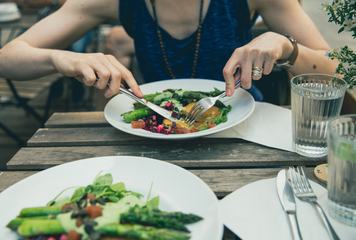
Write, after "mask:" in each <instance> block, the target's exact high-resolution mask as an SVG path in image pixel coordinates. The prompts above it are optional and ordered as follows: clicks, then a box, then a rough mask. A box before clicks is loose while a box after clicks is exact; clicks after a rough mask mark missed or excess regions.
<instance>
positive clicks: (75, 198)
mask: <svg viewBox="0 0 356 240" xmlns="http://www.w3.org/2000/svg"><path fill="white" fill-rule="evenodd" d="M84 194H86V191H85V188H84V187H79V188H77V190H75V192H74V193H73V195H72V197H71V198H70V201H71V202H76V201H79V200H80V199H81V198H82V197H83V196H84Z"/></svg>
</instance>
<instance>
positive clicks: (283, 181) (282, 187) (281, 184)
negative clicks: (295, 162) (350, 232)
mask: <svg viewBox="0 0 356 240" xmlns="http://www.w3.org/2000/svg"><path fill="white" fill-rule="evenodd" d="M276 183H277V192H278V196H279V199H280V202H281V205H282V207H283V209H284V211H285V212H286V214H287V215H288V220H289V223H290V227H291V230H292V235H293V239H294V240H299V239H303V238H302V235H301V232H300V228H299V224H298V218H297V214H296V212H297V209H296V202H295V197H297V198H298V199H299V200H301V201H304V202H307V203H309V204H311V205H312V206H313V207H314V208H315V209H316V211H317V213H318V215H319V217H320V219H321V221H322V223H323V224H324V226H325V229H326V231H327V233H328V235H329V238H330V239H332V240H339V239H340V238H339V237H338V235H337V234H336V232H335V230H334V228H333V226H332V225H331V223H330V221H329V220H328V217H327V216H326V214H325V212H324V210H323V208H322V207H321V206H320V204H319V203H318V198H317V196H316V194H315V193H314V191H313V188H312V187H311V185H310V183H309V180H308V178H307V176H306V174H305V171H304V169H303V167H300V166H298V167H290V168H289V169H288V170H281V171H280V172H279V173H278V175H277V181H276Z"/></svg>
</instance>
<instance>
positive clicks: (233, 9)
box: [119, 0, 262, 100]
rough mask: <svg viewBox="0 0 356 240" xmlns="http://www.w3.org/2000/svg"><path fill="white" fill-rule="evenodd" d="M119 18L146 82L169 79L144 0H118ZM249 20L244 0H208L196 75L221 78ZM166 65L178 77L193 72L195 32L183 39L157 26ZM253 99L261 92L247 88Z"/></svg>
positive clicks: (248, 27)
mask: <svg viewBox="0 0 356 240" xmlns="http://www.w3.org/2000/svg"><path fill="white" fill-rule="evenodd" d="M119 11H120V14H119V15H120V22H121V24H122V25H123V27H124V28H125V30H126V32H127V33H128V34H129V35H130V36H131V37H132V38H133V39H134V44H135V53H136V56H137V60H138V64H139V67H140V70H141V72H142V74H143V77H144V80H145V82H153V81H158V80H163V79H169V78H170V76H169V74H168V72H167V69H166V67H165V64H164V62H163V58H162V53H161V48H160V46H159V40H158V38H157V34H156V23H155V22H154V19H153V18H152V16H151V15H150V13H149V11H148V9H147V6H146V3H145V1H143V0H121V1H120V9H119ZM251 25H252V23H251V20H250V12H249V8H248V4H247V0H211V1H210V5H209V8H208V11H207V13H206V16H205V18H204V19H203V23H202V33H201V42H200V53H199V58H198V65H197V69H196V77H197V78H204V79H214V80H220V81H224V78H223V74H222V70H223V68H224V66H225V64H226V62H227V60H228V59H229V58H230V56H231V54H232V53H233V51H234V50H235V48H238V47H241V46H243V45H245V44H247V43H248V42H249V41H250V40H251ZM160 30H161V32H162V37H163V41H164V44H165V46H166V52H167V57H168V62H169V65H170V66H171V68H172V70H173V72H174V74H175V75H176V77H177V78H190V76H191V74H192V65H193V53H194V49H195V34H196V33H195V32H194V33H193V34H191V35H190V36H188V37H186V38H184V39H176V38H174V37H172V36H171V35H170V34H169V33H168V32H166V31H165V30H164V29H162V28H161V29H160ZM249 91H250V92H251V93H252V95H253V96H254V98H255V99H256V100H262V94H261V92H260V91H259V90H258V89H257V88H255V87H252V88H251V89H250V90H249Z"/></svg>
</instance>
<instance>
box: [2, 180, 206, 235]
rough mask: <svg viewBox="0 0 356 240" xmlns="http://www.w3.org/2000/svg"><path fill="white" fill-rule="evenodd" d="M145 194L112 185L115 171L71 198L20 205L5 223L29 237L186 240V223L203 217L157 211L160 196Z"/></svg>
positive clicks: (188, 233) (81, 188)
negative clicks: (148, 197)
mask: <svg viewBox="0 0 356 240" xmlns="http://www.w3.org/2000/svg"><path fill="white" fill-rule="evenodd" d="M65 191H66V190H64V191H62V192H61V193H60V194H59V195H63V193H64V192H65ZM142 198H143V196H142V195H141V194H140V193H137V192H132V191H129V190H127V189H126V187H125V185H124V183H122V182H118V183H113V179H112V176H111V174H104V175H99V176H97V177H96V178H95V180H94V182H93V183H92V184H90V185H87V186H85V187H79V188H76V189H75V191H74V193H73V194H72V195H71V196H70V197H65V198H62V197H61V196H59V197H56V198H55V199H54V200H52V201H50V202H49V203H48V204H47V206H41V207H31V208H24V209H22V210H21V211H20V213H19V215H18V216H17V217H16V218H15V219H13V220H11V221H10V222H9V223H8V225H7V227H8V228H10V229H11V230H13V231H16V232H17V234H18V235H19V236H20V237H21V239H29V240H37V239H43V240H85V239H90V240H99V239H130V240H131V239H132V240H136V239H137V240H141V239H142V240H146V239H157V240H188V239H190V231H189V229H188V228H187V225H188V224H192V223H196V222H199V221H201V220H202V218H201V217H200V216H197V215H195V214H186V213H182V212H167V211H163V210H161V209H159V197H158V196H157V197H154V198H151V199H149V200H148V199H147V201H144V200H143V199H142Z"/></svg>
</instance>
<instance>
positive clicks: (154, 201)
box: [146, 196, 159, 210]
mask: <svg viewBox="0 0 356 240" xmlns="http://www.w3.org/2000/svg"><path fill="white" fill-rule="evenodd" d="M146 207H147V208H148V209H150V210H153V209H158V207H159V196H156V197H154V198H151V199H150V200H148V201H147V203H146Z"/></svg>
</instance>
